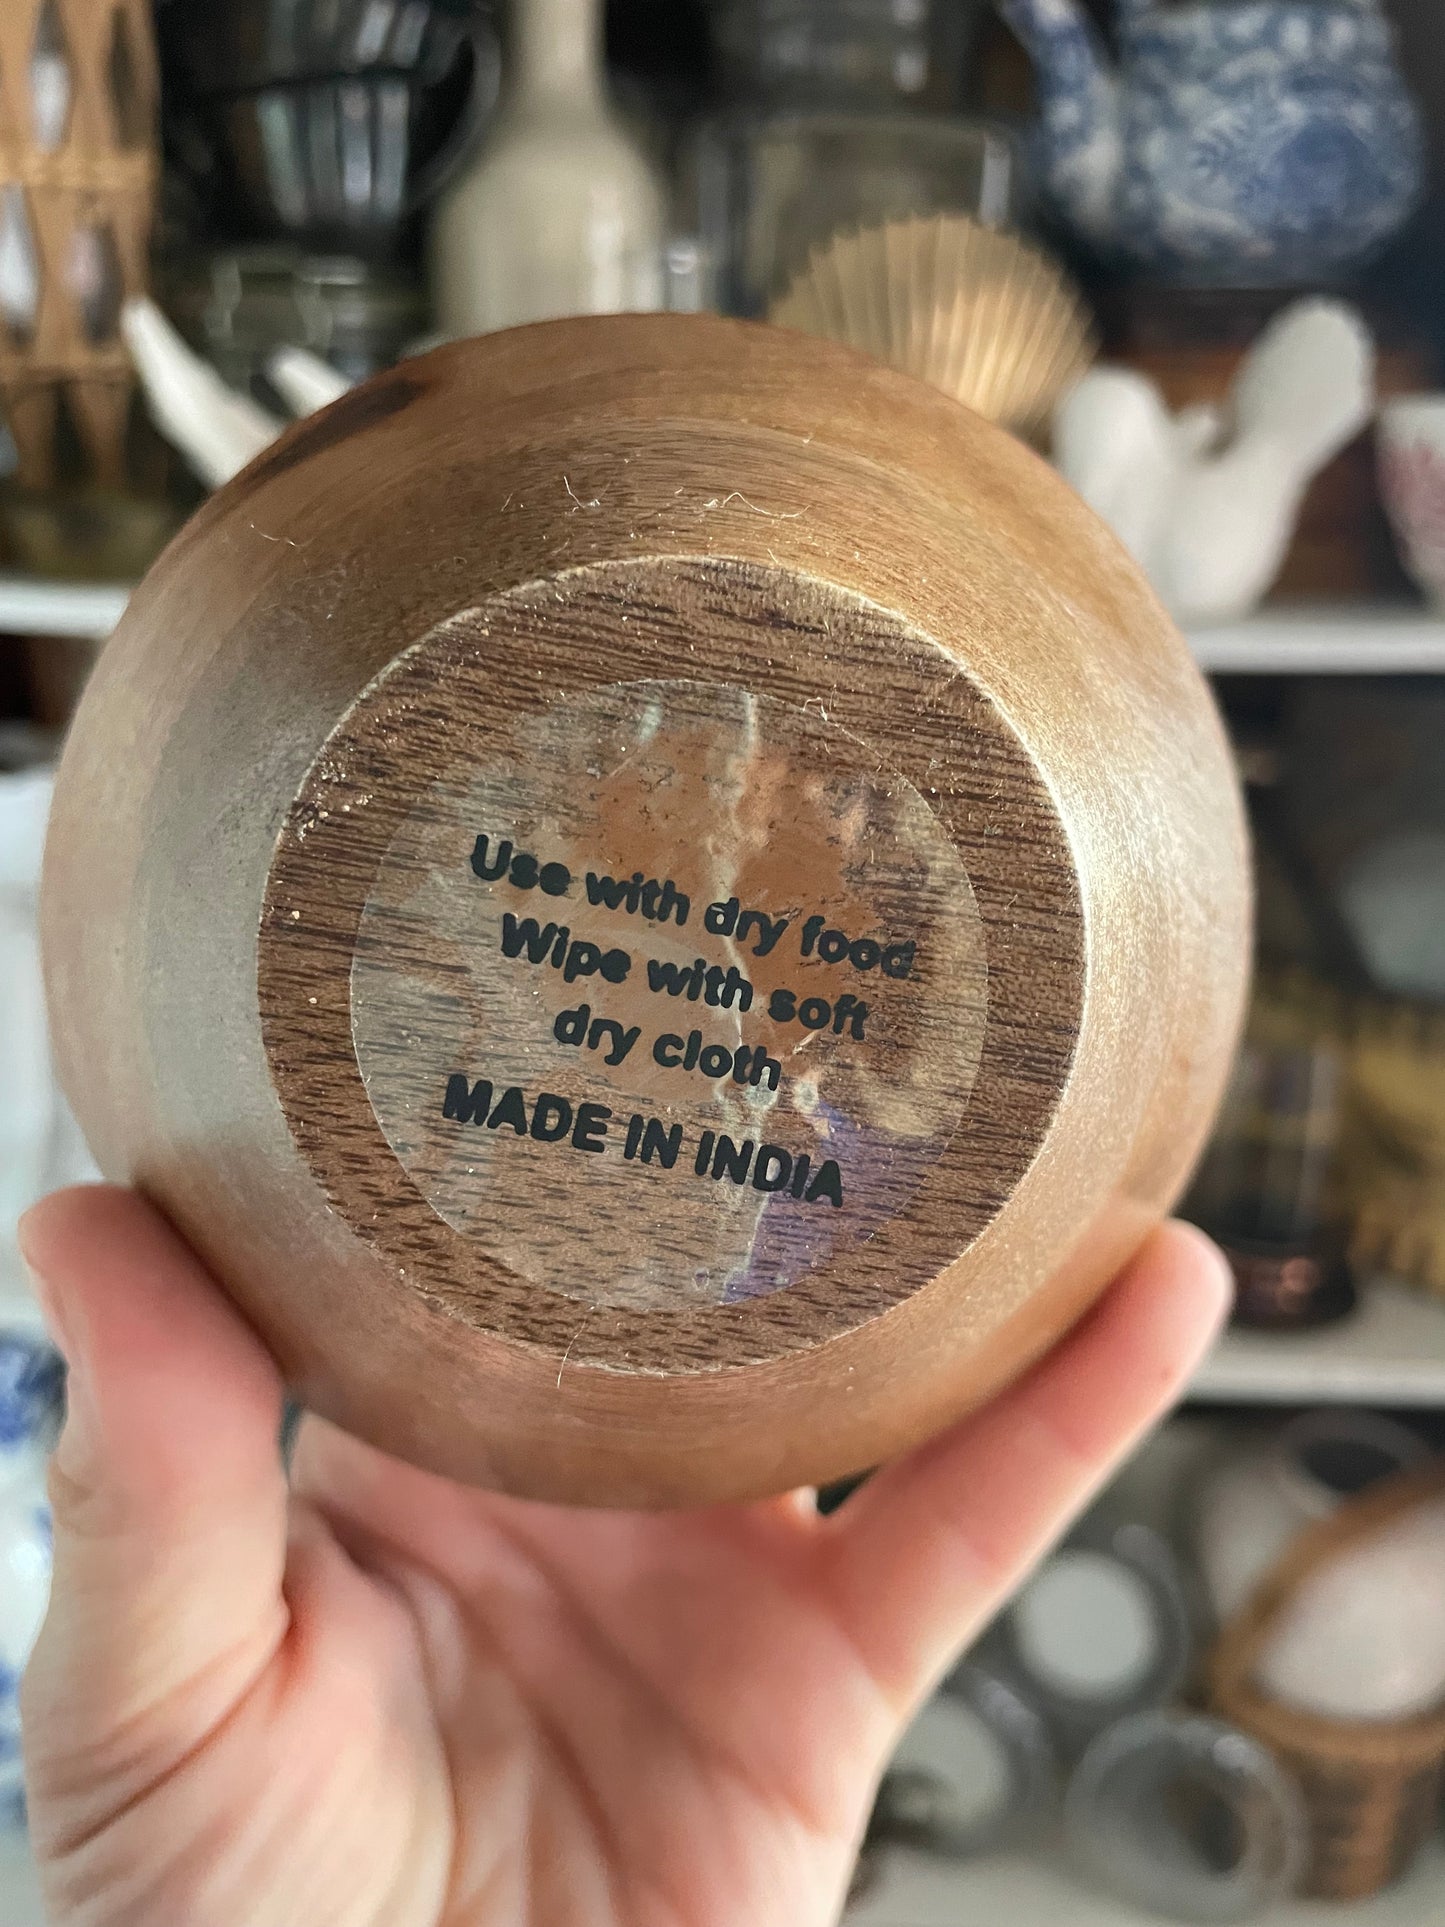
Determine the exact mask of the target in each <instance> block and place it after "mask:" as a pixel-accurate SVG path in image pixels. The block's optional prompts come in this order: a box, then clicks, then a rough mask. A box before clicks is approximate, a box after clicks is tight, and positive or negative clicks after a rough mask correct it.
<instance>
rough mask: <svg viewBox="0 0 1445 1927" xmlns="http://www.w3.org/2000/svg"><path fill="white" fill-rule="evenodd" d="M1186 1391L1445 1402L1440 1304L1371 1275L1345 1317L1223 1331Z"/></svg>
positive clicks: (1265, 1401) (1235, 1398) (1265, 1400)
mask: <svg viewBox="0 0 1445 1927" xmlns="http://www.w3.org/2000/svg"><path fill="white" fill-rule="evenodd" d="M1190 1396H1191V1397H1192V1398H1195V1399H1203V1400H1206V1401H1209V1402H1210V1403H1213V1404H1240V1405H1305V1404H1309V1405H1326V1404H1339V1405H1397V1406H1405V1405H1413V1406H1426V1407H1441V1408H1445V1304H1442V1303H1439V1302H1437V1301H1436V1300H1434V1299H1432V1298H1428V1297H1426V1296H1424V1295H1423V1294H1422V1293H1420V1292H1417V1291H1411V1290H1409V1289H1407V1288H1406V1287H1405V1286H1404V1285H1399V1284H1395V1283H1394V1282H1393V1281H1391V1280H1389V1279H1376V1280H1373V1281H1372V1282H1371V1283H1369V1284H1368V1285H1366V1286H1365V1287H1364V1289H1363V1291H1362V1293H1361V1299H1360V1304H1359V1306H1358V1307H1357V1309H1356V1310H1355V1311H1354V1312H1353V1313H1352V1314H1351V1316H1350V1317H1349V1318H1345V1319H1341V1320H1340V1322H1339V1323H1338V1324H1335V1325H1326V1326H1323V1327H1322V1328H1321V1329H1320V1330H1319V1331H1312V1332H1295V1333H1283V1332H1258V1331H1241V1330H1239V1329H1233V1330H1230V1331H1228V1332H1226V1333H1225V1335H1224V1337H1223V1338H1222V1339H1221V1340H1220V1342H1219V1343H1218V1345H1216V1346H1215V1348H1214V1350H1213V1352H1211V1354H1210V1355H1209V1357H1208V1358H1207V1359H1206V1360H1205V1361H1204V1364H1203V1366H1202V1367H1201V1369H1200V1371H1199V1372H1198V1374H1197V1375H1196V1377H1195V1379H1194V1382H1193V1384H1192V1385H1191V1386H1190ZM1442 1918H1445V1907H1442Z"/></svg>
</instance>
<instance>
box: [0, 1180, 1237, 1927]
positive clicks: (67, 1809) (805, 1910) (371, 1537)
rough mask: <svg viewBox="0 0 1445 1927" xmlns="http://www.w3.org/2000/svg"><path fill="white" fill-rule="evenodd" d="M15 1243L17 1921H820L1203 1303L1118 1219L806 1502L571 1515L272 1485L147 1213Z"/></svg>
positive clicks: (228, 1356)
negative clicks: (43, 1379)
mask: <svg viewBox="0 0 1445 1927" xmlns="http://www.w3.org/2000/svg"><path fill="white" fill-rule="evenodd" d="M22 1245H23V1249H24V1251H25V1254H26V1257H27V1260H28V1262H29V1264H30V1267H31V1269H32V1272H33V1273H34V1275H35V1278H36V1280H37V1286H38V1289H39V1291H40V1294H41V1298H42V1302H43V1303H44V1305H45V1308H46V1311H47V1315H48V1317H49V1319H50V1321H51V1324H52V1328H53V1330H54V1332H55V1335H56V1338H57V1341H58V1342H59V1344H60V1345H61V1348H62V1350H63V1351H64V1352H65V1353H66V1356H67V1358H68V1360H69V1361H70V1366H71V1380H70V1384H71V1413H70V1417H69V1420H68V1422H67V1425H66V1429H65V1433H64V1436H63V1438H62V1440H61V1443H60V1447H59V1450H58V1453H57V1455H56V1460H55V1465H54V1470H53V1494H54V1501H55V1515H56V1573H55V1595H54V1601H53V1604H52V1608H51V1612H50V1617H49V1619H48V1621H47V1623H46V1626H45V1630H44V1632H43V1633H42V1635H41V1639H40V1644H39V1646H38V1648H37V1651H36V1654H35V1658H34V1660H33V1662H32V1665H31V1668H30V1671H29V1674H28V1677H27V1679H26V1683H25V1692H24V1701H23V1711H24V1719H25V1744H26V1754H27V1769H28V1776H29V1786H30V1798H31V1825H32V1833H33V1839H34V1844H35V1847H36V1850H37V1853H38V1856H39V1860H40V1863H41V1868H42V1876H43V1881H44V1887H45V1892H46V1896H47V1901H48V1906H49V1909H50V1915H51V1919H52V1921H53V1922H54V1923H55V1927H161V1924H162V1923H164V1924H165V1927H181V1923H184V1927H298V1923H301V1922H305V1923H306V1927H739V1924H740V1923H743V1922H746V1923H747V1927H831V1924H832V1923H833V1922H834V1921H836V1919H837V1917H838V1914H839V1910H840V1908H841V1906H842V1900H843V1894H844V1891H845V1888H846V1886H847V1882H848V1877H849V1872H850V1868H851V1864H852V1860H853V1856H854V1853H855V1850H856V1845H857V1841H858V1838H859V1835H860V1833H861V1830H862V1827H863V1825H864V1822H865V1819H866V1817H867V1812H868V1807H869V1803H870V1800H871V1797H872V1794H873V1790H874V1788H875V1786H876V1783H877V1780H878V1776H879V1774H880V1772H881V1770H882V1768H883V1765H884V1763H885V1761H886V1758H887V1756H888V1753H889V1750H890V1748H891V1746H892V1744H893V1742H894V1740H895V1738H896V1737H897V1735H898V1733H899V1731H900V1729H901V1727H902V1725H903V1724H904V1722H905V1721H906V1719H907V1718H908V1716H909V1714H910V1713H911V1712H912V1710H913V1709H914V1708H915V1707H916V1706H917V1705H918V1703H919V1702H920V1700H921V1699H922V1698H923V1696H924V1695H925V1694H926V1693H927V1692H928V1691H929V1690H930V1688H931V1687H932V1685H933V1684H934V1683H935V1682H936V1680H937V1679H938V1678H939V1676H940V1675H941V1674H942V1673H943V1672H944V1670H945V1669H946V1668H947V1667H948V1666H949V1665H950V1663H951V1662H952V1661H953V1659H954V1658H955V1656H956V1655H957V1653H958V1652H959V1651H960V1649H961V1648H962V1647H963V1646H964V1644H965V1643H966V1642H967V1641H968V1640H969V1639H970V1638H971V1637H972V1635H973V1634H974V1633H975V1632H976V1631H977V1630H978V1629H979V1627H980V1626H981V1625H982V1624H983V1623H984V1622H985V1621H986V1620H987V1618H988V1617H989V1616H990V1614H991V1613H992V1612H993V1611H994V1609H995V1608H996V1607H997V1605H998V1604H999V1602H1000V1601H1001V1600H1002V1599H1003V1598H1004V1597H1005V1596H1006V1595H1007V1594H1008V1592H1009V1591H1010V1590H1011V1589H1012V1588H1013V1587H1014V1586H1015V1585H1016V1584H1017V1583H1018V1581H1019V1579H1020V1577H1021V1576H1022V1575H1023V1574H1024V1573H1025V1572H1026V1571H1027V1570H1028V1569H1029V1567H1030V1566H1031V1565H1033V1564H1034V1562H1035V1561H1036V1560H1037V1559H1038V1558H1039V1556H1040V1554H1041V1553H1042V1552H1043V1551H1044V1549H1045V1548H1046V1547H1047V1546H1048V1545H1049V1544H1050V1543H1052V1541H1053V1540H1054V1539H1055V1538H1056V1537H1057V1535H1058V1534H1059V1532H1060V1531H1061V1530H1062V1528H1063V1527H1064V1525H1065V1524H1066V1522H1067V1521H1068V1520H1069V1519H1070V1518H1071V1517H1072V1516H1073V1515H1074V1514H1075V1513H1077V1511H1078V1510H1079V1508H1080V1507H1081V1506H1082V1505H1083V1504H1085V1503H1086V1501H1087V1500H1088V1498H1089V1497H1090V1496H1091V1495H1092V1494H1093V1493H1094V1492H1095V1491H1096V1490H1097V1488H1098V1487H1099V1486H1100V1485H1101V1484H1102V1483H1103V1481H1104V1480H1105V1479H1106V1478H1107V1476H1108V1474H1109V1473H1110V1471H1111V1470H1112V1469H1113V1468H1114V1467H1115V1466H1116V1465H1117V1464H1118V1462H1119V1461H1120V1460H1121V1458H1123V1457H1124V1456H1125V1455H1126V1454H1127V1453H1128V1451H1129V1450H1130V1448H1131V1447H1132V1446H1133V1445H1134V1444H1135V1443H1136V1442H1137V1440H1138V1439H1139V1438H1140V1437H1141V1435H1142V1434H1143V1433H1144V1432H1145V1431H1146V1430H1147V1429H1148V1428H1149V1427H1150V1426H1151V1425H1152V1424H1153V1423H1154V1422H1155V1420H1156V1419H1157V1418H1158V1417H1159V1415H1160V1414H1161V1413H1162V1412H1163V1411H1164V1410H1165V1409H1166V1408H1167V1406H1168V1405H1169V1404H1170V1402H1171V1401H1172V1400H1173V1399H1174V1398H1175V1397H1176V1395H1177V1393H1178V1391H1179V1389H1180V1386H1181V1384H1182V1383H1183V1381H1184V1379H1185V1378H1186V1377H1187V1375H1188V1373H1189V1371H1190V1370H1191V1368H1192V1367H1193V1365H1194V1364H1195V1362H1196V1361H1197V1360H1198V1358H1199V1356H1200V1355H1201V1353H1202V1352H1203V1350H1204V1349H1205V1347H1206V1346H1207V1344H1208V1343H1209V1341H1210V1339H1211V1337H1212V1335H1213V1333H1214V1331H1215V1329H1216V1327H1217V1325H1218V1323H1219V1320H1220V1318H1221V1317H1222V1315H1223V1311H1224V1306H1225V1301H1226V1289H1227V1288H1226V1278H1225V1272H1224V1267H1223V1264H1222V1261H1221V1260H1220V1258H1219V1257H1218V1254H1217V1253H1216V1252H1215V1251H1214V1250H1213V1248H1212V1247H1211V1246H1209V1245H1208V1244H1207V1243H1206V1241H1205V1240H1204V1239H1202V1238H1201V1237H1200V1236H1199V1235H1198V1234H1197V1233H1194V1232H1191V1231H1188V1230H1186V1229H1184V1228H1182V1227H1179V1226H1174V1227H1168V1228H1166V1229H1164V1230H1162V1231H1160V1232H1158V1233H1156V1234H1155V1236H1154V1237H1153V1238H1152V1239H1151V1241H1150V1242H1149V1244H1148V1245H1147V1246H1146V1247H1145V1249H1144V1250H1143V1251H1142V1252H1141V1253H1140V1255H1139V1256H1138V1257H1137V1258H1136V1259H1135V1260H1134V1262H1133V1263H1132V1264H1131V1265H1130V1266H1129V1268H1128V1269H1127V1270H1126V1271H1125V1273H1124V1274H1123V1276H1122V1277H1121V1278H1120V1279H1119V1280H1118V1281H1117V1283H1116V1284H1115V1285H1114V1287H1113V1289H1112V1290H1111V1292H1110V1293H1109V1295H1108V1297H1107V1298H1106V1299H1105V1300H1104V1302H1103V1303H1102V1305H1101V1306H1100V1307H1099V1308H1098V1309H1097V1310H1096V1311H1095V1312H1094V1313H1092V1314H1091V1315H1090V1317H1089V1318H1088V1319H1087V1320H1086V1321H1085V1322H1084V1323H1083V1324H1082V1325H1081V1326H1080V1327H1079V1329H1078V1330H1077V1331H1075V1332H1074V1334H1073V1335H1072V1336H1071V1337H1069V1338H1068V1339H1067V1340H1066V1341H1065V1342H1064V1344H1063V1345H1062V1346H1060V1348H1059V1349H1058V1350H1057V1351H1056V1352H1055V1353H1054V1354H1053V1356H1052V1357H1051V1358H1049V1359H1048V1360H1046V1361H1045V1362H1044V1363H1043V1364H1042V1365H1041V1366H1039V1367H1038V1368H1037V1369H1036V1370H1035V1371H1034V1372H1033V1373H1032V1374H1031V1375H1030V1376H1029V1377H1028V1378H1026V1379H1025V1380H1024V1381H1023V1382H1022V1383H1021V1384H1020V1385H1018V1386H1017V1387H1016V1388H1015V1389H1014V1390H1012V1391H1010V1392H1009V1393H1007V1394H1006V1395H1005V1396H1004V1397H1002V1398H1001V1399H999V1400H998V1401H997V1402H996V1403H995V1404H994V1405H993V1406H991V1407H990V1408H989V1409H988V1410H987V1411H984V1412H982V1413H980V1414H977V1415H975V1416H974V1417H972V1418H970V1419H967V1420H965V1421H964V1422H963V1423H962V1424H961V1425H959V1426H957V1427H955V1428H954V1430H952V1431H951V1432H948V1433H946V1434H945V1435H943V1436H942V1437H940V1438H939V1439H937V1440H935V1441H934V1442H933V1443H932V1444H930V1445H928V1446H925V1447H924V1448H923V1449H922V1450H920V1451H918V1452H915V1453H914V1454H913V1455H912V1456H910V1457H908V1458H906V1459H903V1460H901V1461H899V1462H897V1463H895V1464H893V1465H891V1466H889V1467H887V1468H886V1469H885V1470H884V1471H882V1472H881V1473H879V1474H877V1475H876V1476H875V1477H874V1478H873V1479H872V1480H871V1481H870V1482H869V1483H868V1484H867V1485H865V1486H864V1487H863V1488H862V1489H861V1490H860V1491H859V1492H858V1493H856V1494H855V1495H854V1496H853V1497H852V1498H851V1499H850V1500H849V1501H848V1502H847V1503H846V1504H845V1505H844V1506H843V1507H842V1508H841V1510H839V1511H838V1512H836V1513H835V1514H833V1515H832V1516H831V1517H829V1518H820V1517H819V1515H818V1512H817V1509H816V1506H815V1504H814V1500H813V1495H812V1494H811V1493H794V1494H790V1495H788V1496H787V1497H785V1498H781V1499H776V1500H772V1501H769V1502H768V1503H766V1504H761V1505H752V1506H745V1507H729V1508H718V1509H713V1510H709V1511H700V1512H692V1513H684V1514H663V1515H644V1514H637V1513H587V1512H579V1511H571V1510H563V1509H560V1508H552V1507H547V1506H541V1505H534V1504H524V1503H521V1502H518V1501H515V1500H508V1499H503V1498H498V1497H496V1496H494V1495H491V1494H487V1493H483V1492H477V1491H473V1490H469V1489H467V1488H464V1487H462V1486H458V1485H453V1484H450V1483H448V1482H447V1481H445V1480H443V1479H438V1478H435V1477H432V1476H431V1475H429V1474H426V1473H423V1472H418V1471H415V1470H413V1469H411V1468H409V1467H407V1466H405V1465H402V1464H399V1463H398V1462H396V1461H395V1460H392V1459H388V1458H384V1457H382V1456H381V1455H380V1454H379V1453H377V1452H375V1451H372V1450H371V1449H369V1448H367V1447H365V1446H363V1445H360V1444H358V1443H357V1442H356V1441H355V1440H353V1439H351V1438H348V1437H346V1436H344V1435H343V1434H341V1433H339V1432H337V1431H335V1430H334V1429H333V1428H331V1427H330V1426H327V1425H325V1424H323V1423H321V1422H320V1421H318V1420H312V1419H308V1420H306V1421H305V1422H304V1424H303V1426H302V1430H301V1434H300V1438H299V1443H298V1449H297V1454H296V1460H295V1465H294V1468H293V1475H292V1478H291V1481H290V1483H289V1485H288V1483H287V1481H286V1479H285V1477H284V1476H283V1473H282V1470H281V1466H280V1463H279V1459H278V1455H277V1452H276V1449H275V1440H276V1434H277V1424H278V1420H279V1416H280V1411H281V1397H282V1393H281V1384H280V1380H279V1378H278V1375H277V1372H276V1369H275V1367H274V1366H273V1364H272V1362H271V1360H270V1359H269V1357H268V1356H267V1354H266V1352H265V1351H264V1349H263V1348H262V1346H261V1345H260V1344H259V1343H258V1341H257V1340H256V1338H255V1337H254V1336H253V1335H252V1334H251V1333H250V1331H249V1330H248V1329H247V1328H246V1327H245V1326H244V1325H243V1324H242V1323H241V1321H240V1320H239V1319H238V1318H237V1317H236V1316H235V1314H234V1313H233V1312H232V1311H231V1310H230V1309H229V1307H228V1305H227V1303H226V1301H225V1300H224V1298H223V1297H222V1296H221V1294H220V1292H219V1291H218V1289H217V1288H216V1286H215V1285H214V1283H213V1282H212V1281H211V1280H210V1279H209V1278H208V1277H207V1275H206V1274H205V1272H204V1271H203V1269H202V1268H201V1266H200V1265H199V1264H198V1263H197V1262H196V1260H195V1259H194V1257H193V1256H192V1255H191V1254H190V1253H189V1252H188V1251H187V1250H186V1249H185V1247H184V1246H183V1245H182V1244H181V1243H180V1241H179V1240H178V1239H177V1238H176V1236H175V1234H174V1233H173V1232H171V1231H170V1230H169V1229H168V1228H167V1227H166V1225H165V1224H164V1223H163V1222H162V1220H161V1219H160V1218H159V1217H158V1216H157V1215H156V1214H155V1213H154V1212H153V1211H152V1210H151V1209H150V1207H148V1206H147V1205H146V1204H144V1203H142V1202H141V1201H140V1200H139V1199H138V1198H136V1197H134V1196H132V1195H130V1194H127V1193H125V1192H122V1191H117V1190H112V1189H106V1188H100V1187H97V1188H94V1189H89V1190H82V1191H71V1192H65V1193H61V1194H60V1195H59V1196H57V1197H54V1198H51V1199H49V1200H47V1201H46V1203H44V1204H42V1205H40V1206H38V1207H37V1208H36V1209H35V1211H34V1212H32V1213H31V1215H30V1217H29V1219H28V1220H27V1221H26V1224H25V1226H24V1227H23V1233H22Z"/></svg>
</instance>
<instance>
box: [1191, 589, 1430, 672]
mask: <svg viewBox="0 0 1445 1927" xmlns="http://www.w3.org/2000/svg"><path fill="white" fill-rule="evenodd" d="M1189 640H1190V645H1191V647H1192V648H1193V650H1194V655H1195V660H1196V661H1197V662H1198V664H1199V666H1200V668H1201V669H1205V670H1208V671H1209V673H1210V674H1211V675H1219V676H1224V675H1228V676H1428V675H1439V674H1445V614H1440V613H1437V612H1435V611H1432V610H1429V609H1425V608H1420V607H1417V606H1415V605H1413V604H1409V603H1401V604H1398V605H1396V604H1391V603H1380V604H1377V605H1374V606H1371V605H1370V604H1367V603H1365V604H1361V605H1359V606H1358V607H1349V606H1341V607H1330V606H1326V605H1322V606H1320V607H1318V608H1316V607H1311V606H1308V605H1302V606H1300V607H1298V608H1291V607H1277V608H1271V609H1262V610H1261V611H1260V613H1259V614H1258V615H1256V616H1250V617H1249V618H1248V619H1247V620H1246V621H1243V622H1231V623H1225V624H1222V625H1221V626H1220V627H1219V628H1217V629H1197V630H1195V631H1193V632H1192V633H1191V635H1190V638H1189Z"/></svg>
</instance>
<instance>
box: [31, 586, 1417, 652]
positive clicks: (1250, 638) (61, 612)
mask: <svg viewBox="0 0 1445 1927" xmlns="http://www.w3.org/2000/svg"><path fill="white" fill-rule="evenodd" d="M129 595H130V588H129V586H128V585H127V584H125V583H121V582H52V581H46V580H43V579H42V578H40V577H36V576H25V575H16V574H7V573H4V572H0V635H19V636H73V637H77V638H81V639H84V640H94V641H103V640H104V639H105V637H106V636H108V635H109V634H110V632H111V630H112V629H113V628H114V627H115V625H116V623H117V622H119V620H120V618H121V615H122V613H123V611H124V609H125V605H126V602H127V599H128V598H129ZM1189 641H1190V646H1191V648H1192V649H1193V651H1194V655H1195V658H1196V660H1197V661H1198V663H1199V666H1200V667H1201V668H1202V669H1205V670H1207V671H1209V673H1210V674H1212V675H1228V676H1236V675H1244V676H1280V675H1284V676H1314V675H1326V676H1365V675H1368V676H1410V675H1445V615H1436V614H1433V613H1432V612H1430V611H1429V610H1426V609H1420V608H1416V607H1413V606H1410V605H1396V604H1390V603H1382V604H1380V605H1378V606H1374V607H1372V606H1370V605H1369V604H1360V605H1342V606H1340V607H1337V608H1331V607H1328V606H1323V605H1322V606H1320V607H1318V608H1299V609H1287V608H1280V609H1265V610H1263V611H1261V613H1260V614H1259V615H1257V616H1252V617H1250V618H1249V620H1248V621H1246V622H1236V623H1229V624H1226V625H1224V626H1223V627H1221V628H1218V629H1201V630H1196V631H1195V632H1194V633H1193V634H1192V635H1191V636H1190V638H1189Z"/></svg>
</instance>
